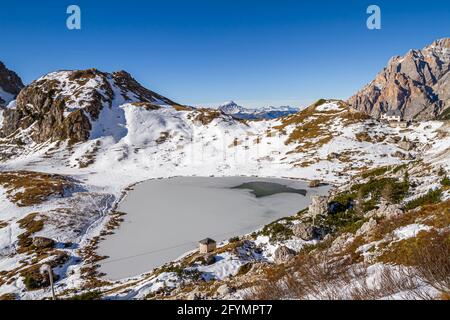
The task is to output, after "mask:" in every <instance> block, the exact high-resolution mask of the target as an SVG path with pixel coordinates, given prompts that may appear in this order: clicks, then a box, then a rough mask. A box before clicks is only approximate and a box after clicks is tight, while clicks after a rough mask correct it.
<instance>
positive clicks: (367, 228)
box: [356, 218, 377, 237]
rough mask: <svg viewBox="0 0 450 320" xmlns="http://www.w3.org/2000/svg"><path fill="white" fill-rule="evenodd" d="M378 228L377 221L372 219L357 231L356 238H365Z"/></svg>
mask: <svg viewBox="0 0 450 320" xmlns="http://www.w3.org/2000/svg"><path fill="white" fill-rule="evenodd" d="M376 226H377V221H376V220H375V219H374V218H370V220H369V221H367V222H365V223H364V224H363V225H362V226H361V228H359V229H358V231H356V236H357V237H359V236H365V235H369V234H371V233H372V232H373V231H374V229H375V227H376Z"/></svg>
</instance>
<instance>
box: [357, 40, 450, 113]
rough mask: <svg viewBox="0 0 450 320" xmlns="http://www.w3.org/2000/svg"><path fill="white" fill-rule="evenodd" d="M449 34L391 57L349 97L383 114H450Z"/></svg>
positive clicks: (361, 107)
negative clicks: (374, 75)
mask: <svg viewBox="0 0 450 320" xmlns="http://www.w3.org/2000/svg"><path fill="white" fill-rule="evenodd" d="M449 70H450V38H445V39H441V40H438V41H435V42H434V43H432V44H431V45H429V46H427V47H426V48H424V49H422V50H410V51H409V52H408V53H407V54H406V55H405V56H403V57H400V56H397V57H394V58H392V59H391V60H390V61H389V63H388V65H387V67H386V68H385V69H384V70H383V71H381V72H380V73H379V74H378V75H377V76H376V78H375V80H373V81H372V82H371V83H370V84H368V85H367V86H366V87H364V88H363V89H362V90H361V91H359V92H358V93H357V94H356V95H354V96H353V97H351V98H350V99H349V100H348V103H349V104H350V105H351V106H352V107H353V108H355V109H357V110H359V111H363V112H365V113H368V114H370V115H371V116H373V117H375V118H380V117H381V116H382V114H384V113H386V112H388V111H399V112H400V114H401V117H402V118H403V119H404V120H429V119H435V118H447V119H448V118H449V117H450V108H449V107H450V72H449Z"/></svg>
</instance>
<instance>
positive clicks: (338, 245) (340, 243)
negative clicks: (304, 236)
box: [330, 233, 354, 252]
mask: <svg viewBox="0 0 450 320" xmlns="http://www.w3.org/2000/svg"><path fill="white" fill-rule="evenodd" d="M353 239H354V237H353V234H351V233H343V234H341V235H340V236H339V237H337V238H336V239H335V240H334V241H333V243H332V244H331V247H330V250H331V251H333V252H340V251H342V250H344V249H345V248H346V247H347V246H348V245H349V244H351V243H352V242H353Z"/></svg>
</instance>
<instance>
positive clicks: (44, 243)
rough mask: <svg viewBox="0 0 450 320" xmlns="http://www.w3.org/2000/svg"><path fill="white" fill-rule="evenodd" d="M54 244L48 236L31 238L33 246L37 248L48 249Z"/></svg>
mask: <svg viewBox="0 0 450 320" xmlns="http://www.w3.org/2000/svg"><path fill="white" fill-rule="evenodd" d="M54 245H55V241H54V240H52V239H49V238H44V237H34V238H33V246H35V247H36V248H38V249H48V248H53V246H54Z"/></svg>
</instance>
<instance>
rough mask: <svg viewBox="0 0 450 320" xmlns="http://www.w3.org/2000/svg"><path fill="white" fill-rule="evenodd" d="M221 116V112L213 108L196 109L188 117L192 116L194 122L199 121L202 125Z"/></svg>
mask: <svg viewBox="0 0 450 320" xmlns="http://www.w3.org/2000/svg"><path fill="white" fill-rule="evenodd" d="M221 116H222V113H221V112H220V111H219V110H214V109H206V108H204V109H196V111H195V112H194V113H193V114H192V115H191V117H190V118H192V117H193V120H194V121H196V122H200V123H201V124H203V125H208V124H210V123H211V122H213V121H214V120H215V119H218V118H220V117H221Z"/></svg>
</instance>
